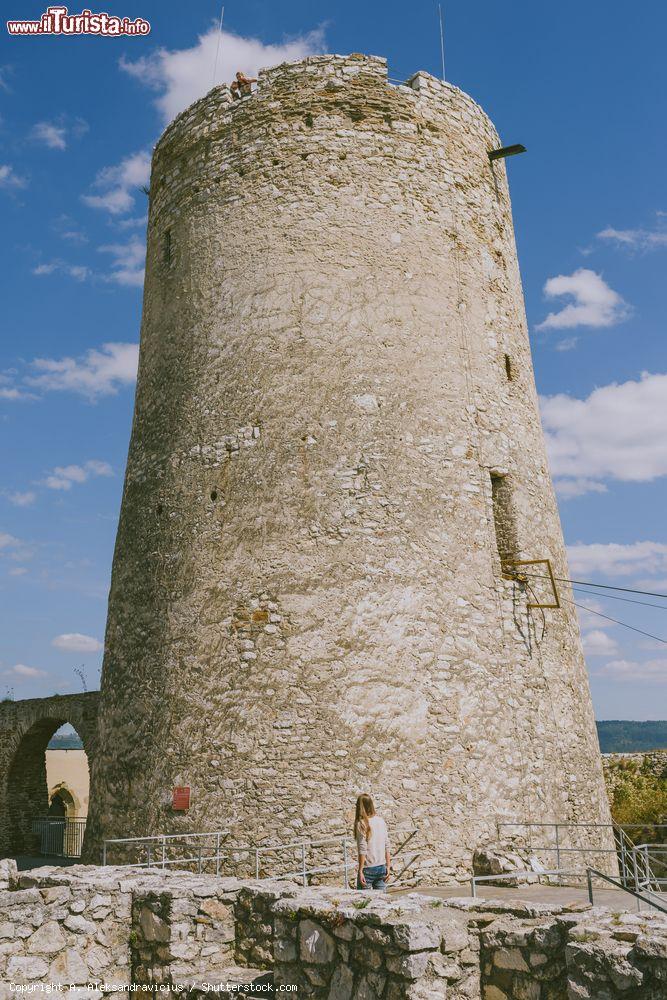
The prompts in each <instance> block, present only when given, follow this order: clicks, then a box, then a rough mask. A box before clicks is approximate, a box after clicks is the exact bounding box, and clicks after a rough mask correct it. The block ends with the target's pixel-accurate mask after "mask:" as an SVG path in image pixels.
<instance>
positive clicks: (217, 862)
mask: <svg viewBox="0 0 667 1000" xmlns="http://www.w3.org/2000/svg"><path fill="white" fill-rule="evenodd" d="M215 874H216V875H219V874H220V834H219V833H216V835H215Z"/></svg>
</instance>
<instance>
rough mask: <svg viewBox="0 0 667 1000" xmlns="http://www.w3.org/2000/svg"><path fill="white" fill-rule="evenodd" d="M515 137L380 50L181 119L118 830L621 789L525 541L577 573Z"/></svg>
mask: <svg viewBox="0 0 667 1000" xmlns="http://www.w3.org/2000/svg"><path fill="white" fill-rule="evenodd" d="M500 145H501V143H500V140H499V138H498V135H497V134H496V132H495V130H494V128H493V126H492V124H491V122H490V121H489V119H488V118H487V116H486V115H485V114H484V112H483V111H482V110H481V109H480V108H479V107H478V106H477V105H476V104H475V103H474V101H473V100H471V98H470V97H468V96H467V95H466V94H464V93H462V92H461V91H460V90H458V89H457V88H456V87H453V86H451V85H449V84H442V83H440V82H439V81H438V80H436V79H434V78H433V77H431V76H429V75H428V74H425V73H418V74H416V75H415V76H414V77H413V78H411V79H410V80H409V81H408V82H407V84H405V85H403V86H392V85H390V84H389V83H388V81H387V71H386V65H385V61H384V60H382V59H378V58H370V57H362V56H358V55H352V56H349V57H341V56H321V57H320V56H318V57H311V58H308V59H305V60H303V61H302V62H298V63H292V64H288V65H283V66H279V67H277V68H275V69H271V70H268V71H266V72H263V73H261V74H260V79H259V85H258V88H257V92H256V93H254V94H253V95H252V96H250V97H246V98H244V99H242V100H240V101H238V102H234V101H232V98H231V95H230V93H229V91H228V90H227V89H226V88H220V87H219V88H216V89H214V90H212V91H211V92H210V93H209V94H208V95H207V96H206V97H204V98H202V99H201V100H200V101H198V102H197V103H196V104H194V105H192V107H190V108H188V110H187V111H185V112H184V113H183V114H181V115H180V116H179V117H178V118H177V119H176V120H175V121H174V122H173V123H172V124H171V125H170V126H169V128H168V129H167V130H166V132H165V134H164V135H163V136H162V138H161V140H160V142H159V143H158V146H157V148H156V150H155V154H154V157H153V170H152V177H151V185H150V216H149V225H148V253H147V262H146V284H145V293H144V312H143V326H142V334H141V357H140V365H139V381H138V386H137V397H136V411H135V416H134V426H133V431H132V441H131V445H130V453H129V459H128V466H127V476H126V481H125V491H124V496H123V505H122V512H121V518H120V526H119V530H118V539H117V544H116V552H115V559H114V567H113V581H112V589H111V597H110V604H109V618H108V626H107V636H106V642H107V649H106V657H105V661H104V670H103V678H102V694H101V706H100V719H101V721H100V734H99V738H100V748H99V752H98V755H97V759H96V762H95V766H94V769H93V779H92V780H93V789H92V795H91V818H90V840H89V851H96V849H97V848H98V846H99V843H100V840H101V838H102V837H113V836H116V837H121V836H136V835H147V834H155V833H163V832H172V833H173V832H178V831H185V830H191V831H206V830H216V829H224V830H228V831H230V833H231V835H232V837H233V839H235V840H237V841H240V842H243V843H247V842H248V841H251V842H254V843H256V844H269V843H274V844H275V843H277V842H285V841H289V840H293V839H294V836H295V834H298V835H300V836H301V835H304V836H318V835H326V834H328V833H329V834H330V833H336V832H338V831H340V830H341V829H343V828H345V827H346V825H347V820H348V817H349V810H350V807H351V805H353V801H354V797H355V796H356V794H357V793H358V792H360V791H369V792H370V793H371V794H372V795H374V796H375V797H376V799H377V800H378V802H379V804H380V807H381V808H382V810H383V812H384V813H385V815H386V816H387V819H388V821H389V823H390V825H393V826H394V827H398V826H403V827H407V826H410V825H411V824H413V823H414V824H415V825H416V826H418V827H419V828H420V831H421V836H422V839H423V840H424V841H425V842H426V844H427V846H426V847H425V849H424V854H423V857H424V858H430V859H431V863H432V865H433V869H434V870H435V869H437V870H439V871H441V872H442V871H444V872H447V871H449V872H452V871H453V869H455V868H456V866H457V865H458V864H461V865H464V866H466V867H469V864H470V855H471V851H472V850H473V849H474V848H475V847H476V846H478V845H479V844H481V843H484V842H488V841H489V840H490V839H493V838H494V836H495V821H496V820H498V819H503V818H506V819H514V820H527V819H532V820H544V821H548V820H559V821H562V822H567V821H571V822H572V821H579V822H591V821H597V822H599V823H600V822H608V821H609V814H608V807H607V802H606V797H605V791H604V786H603V779H602V771H601V767H600V763H599V752H598V745H597V739H596V734H595V727H594V721H593V713H592V709H591V702H590V696H589V691H588V685H587V678H586V672H585V667H584V662H583V657H582V652H581V645H580V638H579V632H578V627H577V621H576V617H575V609H574V607H573V605H572V604H571V603H570V602H571V597H572V595H571V593H570V592H569V591H568V590H567V588H566V587H565V586H564V585H563V584H559V588H560V604H561V606H560V607H559V608H548V609H543V608H536V607H534V606H533V605H536V604H550V603H556V602H555V601H554V600H553V596H554V594H553V589H552V588H551V586H550V584H548V583H547V581H546V580H544V579H543V577H545V576H546V575H547V573H548V567H547V565H546V563H545V564H538V565H536V566H534V567H532V573H533V574H534V575H531V577H529V578H528V582H527V583H523V582H521V581H517V580H512V579H507V578H506V577H507V576H508V575H511V574H507V573H506V574H505V575H503V571H502V567H503V566H504V567H508V566H509V565H510V563H511V562H512V561H513V560H521V559H526V560H528V559H540V560H550V563H551V566H552V567H553V571H554V573H555V575H556V577H567V575H568V572H567V564H566V558H565V551H564V545H563V539H562V534H561V528H560V523H559V517H558V510H557V507H556V503H555V500H554V495H553V491H552V486H551V482H550V479H549V472H548V468H547V459H546V454H545V447H544V441H543V437H542V431H541V428H540V421H539V416H538V409H537V398H536V393H535V386H534V380H533V371H532V365H531V356H530V349H529V343H528V335H527V326H526V319H525V315H524V306H523V298H522V291H521V283H520V277H519V270H518V265H517V257H516V249H515V243H514V236H513V229H512V219H511V209H510V200H509V195H508V189H507V179H506V174H505V167H504V165H503V162H502V161H494V162H493V163H491V162H490V161H489V157H488V152H489V151H490V150H491V149H493V148H495V147H498V146H500ZM174 786H189V787H190V789H191V806H190V809H189V812H187V813H180V812H175V811H174V810H173V808H172V790H173V788H174Z"/></svg>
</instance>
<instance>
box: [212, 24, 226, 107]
mask: <svg viewBox="0 0 667 1000" xmlns="http://www.w3.org/2000/svg"><path fill="white" fill-rule="evenodd" d="M224 16H225V5H224V4H223V5H222V7H221V8H220V24H219V25H218V43H217V45H216V47H215V63H214V64H213V83H212V86H213V87H215V75H216V73H217V72H218V54H219V52H220V39H221V38H222V19H223V17H224Z"/></svg>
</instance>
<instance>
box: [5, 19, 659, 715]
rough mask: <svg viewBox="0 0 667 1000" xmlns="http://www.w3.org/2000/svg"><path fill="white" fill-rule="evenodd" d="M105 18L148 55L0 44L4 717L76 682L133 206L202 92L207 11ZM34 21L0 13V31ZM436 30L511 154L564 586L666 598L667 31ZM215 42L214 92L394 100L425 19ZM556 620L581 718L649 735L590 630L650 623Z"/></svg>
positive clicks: (125, 312)
mask: <svg viewBox="0 0 667 1000" xmlns="http://www.w3.org/2000/svg"><path fill="white" fill-rule="evenodd" d="M102 6H103V9H104V10H106V11H109V12H110V13H112V14H118V15H127V16H129V17H131V18H135V17H143V18H145V19H147V20H148V21H150V23H151V27H152V30H151V33H150V34H149V35H148V36H146V37H138V38H127V39H122V38H121V39H117V38H91V37H85V36H81V37H46V36H45V37H40V38H11V37H9V36H8V35H7V33H6V32H5V31H4V27H3V35H2V41H1V43H0V45H1V49H0V67H1V69H0V115H1V119H0V212H1V213H2V216H1V217H2V227H3V229H2V231H3V237H4V238H3V240H2V243H1V244H0V256H1V260H0V267H1V270H0V273H1V274H2V278H3V282H4V289H3V297H2V302H3V311H2V313H3V314H2V332H3V336H2V342H1V345H0V350H1V352H2V356H1V357H0V462H1V468H2V476H1V482H0V490H1V493H0V608H1V612H0V613H1V616H2V621H1V623H0V624H1V632H0V635H1V638H0V695H2V694H3V693H6V692H8V691H10V690H13V692H14V694H15V696H16V697H17V698H19V697H31V696H37V695H40V694H51V693H53V692H54V691H59V692H62V693H65V692H68V691H72V690H78V689H80V686H81V682H80V680H79V678H78V677H77V676H76V675H75V674H74V668H76V667H80V666H83V667H84V670H85V673H86V676H87V682H88V686H89V687H91V688H92V687H96V686H97V684H98V681H99V667H100V663H101V640H102V638H103V634H104V623H105V616H106V594H107V589H108V583H109V575H110V567H111V557H112V551H113V542H114V536H115V528H116V521H117V516H118V508H119V503H120V495H121V487H122V477H123V469H124V463H125V457H126V451H127V444H128V438H129V431H130V421H131V416H132V401H133V370H134V363H135V357H136V346H135V345H136V343H137V339H138V331H139V324H140V313H141V269H142V264H143V261H142V254H143V239H144V229H145V212H146V197H145V195H144V194H143V193H142V192H141V191H140V186H141V184H142V183H145V181H146V180H147V167H148V162H149V157H150V150H151V147H152V145H153V144H154V143H155V141H156V139H157V137H158V136H159V134H160V132H161V130H162V128H163V127H164V124H165V123H166V121H168V119H169V117H170V116H172V115H173V114H174V113H175V112H176V111H177V110H179V109H180V108H182V107H183V106H185V105H186V104H187V103H189V101H190V100H191V99H193V98H194V97H196V96H199V95H200V94H201V93H204V92H205V91H206V90H208V89H209V87H210V85H211V81H212V72H213V60H214V55H215V35H214V34H213V33H212V28H213V25H214V23H215V20H216V19H217V17H218V16H219V12H220V8H219V6H217V5H216V4H213V3H209V2H208V0H207V2H202V3H199V2H194V3H191V4H181V3H175V2H172V0H161V2H159V3H158V2H145V3H140V4H138V3H134V2H132V3H127V4H126V3H115V2H112V3H105V4H104V5H102ZM43 9H44V7H42V6H40V5H37V4H33V3H25V2H21V3H19V2H16V3H14V4H12V3H7V4H6V5H5V16H6V17H10V18H14V17H17V18H18V17H20V18H35V19H37V18H39V16H40V15H41V13H42V11H43ZM71 9H72V12H78V10H79V9H80V8H79V7H78V6H77V7H72V8H71ZM445 25H446V59H447V76H448V78H449V79H450V80H451V81H452V82H454V83H456V84H457V85H458V86H460V87H462V88H463V89H464V90H466V91H467V92H468V93H470V94H472V96H473V97H475V99H476V100H478V101H479V102H480V103H481V104H482V105H483V107H484V108H485V109H486V110H487V111H488V112H489V114H490V115H491V117H492V118H493V120H494V121H495V123H496V125H497V127H498V129H499V131H500V133H501V135H502V137H503V140H504V141H506V142H508V143H510V142H523V143H524V144H525V145H526V146H527V147H528V154H527V155H525V156H522V157H517V158H515V159H514V160H512V161H510V163H509V171H510V181H511V190H512V199H513V207H514V215H515V223H516V230H517V240H518V246H519V257H520V262H521V268H522V274H523V281H524V289H525V295H526V305H527V309H528V318H529V324H530V329H531V338H532V344H533V352H534V360H535V371H536V377H537V384H538V389H539V391H540V394H541V395H542V396H543V397H544V404H543V413H544V423H545V430H546V432H547V434H548V438H549V443H550V448H551V454H552V470H553V473H554V476H555V478H556V481H557V483H558V487H559V491H560V495H561V513H562V518H563V526H564V531H565V536H566V540H567V542H568V544H569V545H570V546H571V568H572V572H573V574H574V575H575V576H577V577H578V578H581V579H584V580H594V581H598V582H607V583H613V584H619V585H622V586H628V587H642V588H647V589H650V590H657V591H660V592H662V593H665V592H667V528H666V527H665V518H664V511H665V509H667V479H666V477H667V357H666V354H665V346H664V315H665V297H666V295H667V291H666V288H665V281H664V273H665V262H666V260H667V197H665V193H664V186H665V178H664V163H665V158H666V155H667V148H665V147H666V140H665V130H664V121H665V118H666V112H667V107H666V103H667V102H666V100H665V94H666V88H665V82H666V79H665V78H666V77H667V66H666V63H665V60H664V53H663V41H662V40H663V39H664V36H665V31H666V30H667V9H666V8H664V7H663V6H662V5H659V4H647V5H635V7H633V8H628V7H627V5H625V4H621V3H620V2H617V0H612V2H607V3H602V2H591V3H588V4H585V5H584V4H581V3H574V2H564V3H561V4H560V5H559V6H558V7H557V8H553V7H549V6H547V5H544V4H535V3H532V2H531V3H529V2H525V0H517V2H514V3H512V4H497V3H493V2H491V0H478V2H471V3H467V4H456V5H454V4H445ZM225 28H226V32H227V33H225V34H224V35H223V43H222V47H221V51H220V60H219V72H218V77H219V80H222V79H229V78H231V75H232V72H233V71H234V70H235V69H237V68H239V67H241V68H244V69H246V70H250V71H253V70H255V69H256V68H257V66H258V65H266V64H270V63H272V62H276V61H280V59H282V58H283V57H285V56H287V57H292V58H294V57H298V56H299V55H301V54H305V53H307V52H310V51H335V52H350V51H364V52H369V53H375V54H379V55H386V56H387V57H388V59H389V64H390V75H391V76H394V77H399V78H404V77H405V76H407V75H409V74H410V73H412V72H414V71H415V70H417V69H426V70H429V71H431V72H434V73H436V74H439V72H440V70H439V38H438V31H437V16H436V5H435V4H433V3H431V2H420V0H418V2H417V3H413V4H411V5H405V4H402V3H401V4H399V3H396V2H393V0H383V2H382V3H380V2H376V0H368V2H367V3H365V4H358V3H354V4H353V3H350V2H348V0H342V2H341V0H339V2H338V3H336V4H330V5H325V4H324V3H321V2H313V3H305V2H298V0H291V2H287V0H271V3H269V2H259V0H246V2H245V3H244V4H241V5H229V4H228V6H227V11H226V16H225ZM229 32H232V33H233V35H230V34H229ZM620 596H622V595H620ZM626 596H632V595H626ZM577 599H578V600H579V599H581V600H582V602H583V603H589V605H590V607H591V608H592V609H593V610H594V611H596V612H598V614H597V615H595V614H592V613H587V614H585V615H584V617H583V621H582V624H583V630H584V635H585V641H586V647H587V650H588V656H587V662H588V665H589V671H590V674H591V683H592V689H593V695H594V701H595V706H596V713H597V716H598V718H635V719H644V718H653V719H655V718H666V717H667V705H666V704H665V696H666V695H667V646H666V645H665V644H663V643H659V642H656V641H655V640H650V639H647V638H645V637H642V636H641V635H639V634H637V633H633V632H630V631H629V630H626V629H624V628H621V627H618V626H613V625H611V624H610V623H609V622H607V621H606V620H605V619H603V618H601V617H599V614H600V613H602V614H606V615H610V616H612V617H614V618H619V619H621V620H622V621H625V622H627V623H629V624H632V625H634V626H635V627H636V628H639V629H643V630H645V631H647V632H650V633H653V634H655V635H656V636H659V637H667V615H666V614H665V612H664V611H662V610H656V609H653V608H646V607H643V606H640V605H633V604H626V603H622V602H619V601H611V600H608V599H605V598H603V597H601V596H599V595H597V596H595V597H590V595H584V594H581V595H580V596H579V598H577ZM639 599H640V600H641V598H639ZM658 603H659V602H658ZM663 603H665V604H667V602H663Z"/></svg>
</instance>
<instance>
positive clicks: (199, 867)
mask: <svg viewBox="0 0 667 1000" xmlns="http://www.w3.org/2000/svg"><path fill="white" fill-rule="evenodd" d="M197 872H198V874H199V875H201V840H200V841H199V843H198V844H197Z"/></svg>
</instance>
